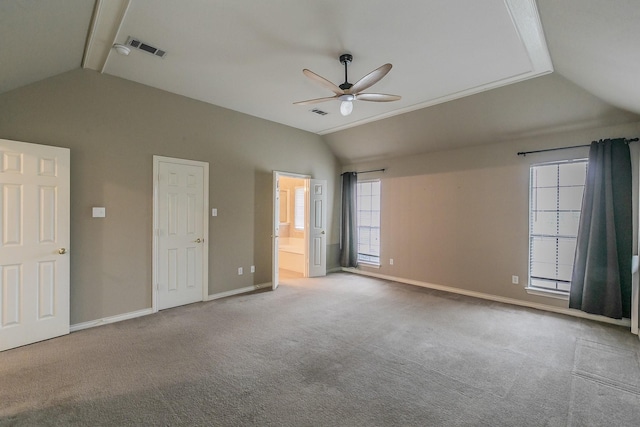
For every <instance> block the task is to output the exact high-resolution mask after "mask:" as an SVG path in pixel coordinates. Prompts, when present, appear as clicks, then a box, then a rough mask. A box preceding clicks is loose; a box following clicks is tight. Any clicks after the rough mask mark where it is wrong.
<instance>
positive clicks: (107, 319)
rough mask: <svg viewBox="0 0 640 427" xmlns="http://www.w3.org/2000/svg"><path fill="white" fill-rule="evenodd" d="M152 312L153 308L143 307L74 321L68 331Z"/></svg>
mask: <svg viewBox="0 0 640 427" xmlns="http://www.w3.org/2000/svg"><path fill="white" fill-rule="evenodd" d="M149 314H153V309H151V308H145V309H142V310H138V311H132V312H129V313H123V314H118V315H115V316H109V317H103V318H102V319H96V320H90V321H88V322H82V323H76V324H75V325H71V326H70V327H69V332H76V331H81V330H83V329H89V328H93V327H96V326H102V325H108V324H109V323H115V322H121V321H123V320H129V319H134V318H136V317H141V316H147V315H149Z"/></svg>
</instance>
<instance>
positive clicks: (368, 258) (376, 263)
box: [356, 178, 382, 267]
mask: <svg viewBox="0 0 640 427" xmlns="http://www.w3.org/2000/svg"><path fill="white" fill-rule="evenodd" d="M367 183H377V184H378V194H377V197H378V210H377V212H378V215H377V218H378V222H377V227H372V226H366V227H369V229H377V230H378V233H377V236H378V241H377V245H371V243H369V247H371V246H377V248H378V254H377V255H376V254H368V253H361V252H360V246H361V243H360V242H361V240H360V239H361V233H360V229H361V227H365V226H362V225H361V224H360V218H361V209H360V197H361V194H360V186H361V184H367ZM356 186H357V187H356V195H357V200H358V202H357V203H356V214H357V227H358V263H359V264H365V265H368V266H373V267H380V265H381V263H380V259H381V256H380V252H381V243H380V241H381V232H382V227H381V222H382V219H381V215H382V206H381V204H382V180H380V179H379V178H374V179H366V180H358V182H357V184H356ZM368 212H375V211H374V210H371V209H369V210H368ZM372 217H373V215H372ZM370 236H371V234H370ZM375 258H377V260H376V259H375Z"/></svg>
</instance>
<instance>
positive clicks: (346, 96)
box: [294, 53, 401, 116]
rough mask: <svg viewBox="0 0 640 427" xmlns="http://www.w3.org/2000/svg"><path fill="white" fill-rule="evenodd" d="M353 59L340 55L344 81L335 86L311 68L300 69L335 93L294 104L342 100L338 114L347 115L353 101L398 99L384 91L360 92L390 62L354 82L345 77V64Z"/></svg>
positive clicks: (386, 69)
mask: <svg viewBox="0 0 640 427" xmlns="http://www.w3.org/2000/svg"><path fill="white" fill-rule="evenodd" d="M351 61H353V56H352V55H350V54H348V53H345V54H343V55H340V63H341V64H343V65H344V83H342V84H341V85H340V86H336V85H335V84H333V83H331V82H330V81H329V80H327V79H325V78H324V77H320V76H319V75H317V74H316V73H314V72H313V71H311V70H307V69H306V68H305V69H304V70H302V72H303V73H304V75H305V76H307V77H309V78H310V79H311V80H313V81H314V82H316V83H319V84H321V85H322V86H324V87H326V88H327V89H329V90H331V91H332V92H333V93H335V96H329V97H326V98H317V99H309V100H307V101H299V102H294V104H295V105H309V104H316V103H318V102H325V101H330V100H332V99H337V100H339V101H342V103H341V104H340V114H342V115H343V116H348V115H349V114H351V112H352V111H353V101H356V100H360V101H373V102H389V101H398V100H399V99H400V98H401V97H400V96H398V95H387V94H384V93H362V91H363V90H365V89H368V88H369V87H371V86H373V85H374V84H376V83H378V82H379V81H380V80H381V79H382V78H383V77H384V76H386V75H387V73H388V72H389V71H390V70H391V67H392V65H391V64H384V65H383V66H381V67H379V68H376V69H375V70H373V71H372V72H370V73H369V74H367V75H366V76H364V77H363V78H361V79H360V80H358V81H357V82H355V83H354V84H351V83H349V79H348V77H347V65H348V64H350V63H351Z"/></svg>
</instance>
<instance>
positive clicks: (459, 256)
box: [343, 123, 640, 307]
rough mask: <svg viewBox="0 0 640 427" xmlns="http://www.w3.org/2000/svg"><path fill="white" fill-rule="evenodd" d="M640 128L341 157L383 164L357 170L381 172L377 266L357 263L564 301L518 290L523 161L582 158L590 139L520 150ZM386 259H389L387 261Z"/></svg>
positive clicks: (524, 226)
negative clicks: (372, 157)
mask: <svg viewBox="0 0 640 427" xmlns="http://www.w3.org/2000/svg"><path fill="white" fill-rule="evenodd" d="M639 135H640V123H635V124H631V125H622V126H616V127H610V128H600V129H593V130H588V131H579V132H578V131H575V132H566V133H558V134H555V135H548V136H539V137H536V138H530V139H524V140H519V141H514V142H504V143H499V144H493V145H486V146H478V147H470V148H464V149H458V150H452V151H441V152H436V153H431V154H423V155H418V156H410V157H404V158H399V159H389V160H380V161H375V162H368V163H361V164H355V165H348V166H345V167H343V171H349V170H355V171H359V170H370V169H378V168H386V169H387V170H386V171H385V172H384V173H378V174H377V175H374V174H367V175H363V178H365V177H366V179H370V178H376V177H379V178H381V180H382V200H381V206H382V212H381V215H382V218H381V264H382V265H381V266H380V268H378V269H376V268H370V267H366V266H361V267H360V268H361V269H362V270H367V271H370V272H374V273H378V274H382V275H388V276H393V277H397V278H403V279H410V280H416V281H421V282H426V283H431V284H436V285H443V286H450V287H454V288H460V289H463V290H470V291H475V292H482V293H486V294H491V295H495V296H500V297H507V298H514V299H519V300H524V301H530V302H535V303H541V304H547V305H555V306H561V307H564V306H567V303H566V301H562V300H558V299H552V298H547V297H540V296H534V295H529V294H527V293H526V291H525V289H524V287H525V286H526V281H527V276H528V273H527V268H528V195H529V190H528V185H529V166H530V164H532V163H539V162H545V161H552V160H560V159H570V158H579V157H587V154H588V148H579V149H572V150H563V151H555V152H547V153H540V154H530V155H528V156H526V157H522V156H518V155H517V152H519V151H529V150H539V149H544V148H552V147H566V146H574V145H582V144H588V143H589V142H591V141H592V140H596V139H600V138H609V137H637V136H639ZM636 180H637V176H636ZM636 188H637V187H636ZM629 232H631V230H629ZM636 242H637V241H636ZM635 248H637V243H636V246H635ZM635 250H637V249H634V251H635ZM390 258H393V259H394V265H389V259H390ZM512 275H518V276H519V277H520V284H519V285H513V284H512V283H511V276H512Z"/></svg>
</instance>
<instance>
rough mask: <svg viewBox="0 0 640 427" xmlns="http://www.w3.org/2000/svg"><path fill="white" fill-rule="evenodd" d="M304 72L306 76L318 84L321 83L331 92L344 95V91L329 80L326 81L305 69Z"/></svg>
mask: <svg viewBox="0 0 640 427" xmlns="http://www.w3.org/2000/svg"><path fill="white" fill-rule="evenodd" d="M302 72H303V73H304V75H305V76H307V77H309V78H310V79H311V80H313V81H314V82H316V83H320V84H321V85H322V86H324V87H326V88H327V89H329V90H330V91H331V92H333V93H335V94H336V95H342V94H344V91H343V90H342V89H340V88H339V87H338V86H336V85H335V84H333V83H331V82H330V81H329V80H327V79H325V78H324V77H321V76H319V75H317V74H316V73H314V72H313V71H311V70H307V69H306V68H305V69H304V70H302Z"/></svg>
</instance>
